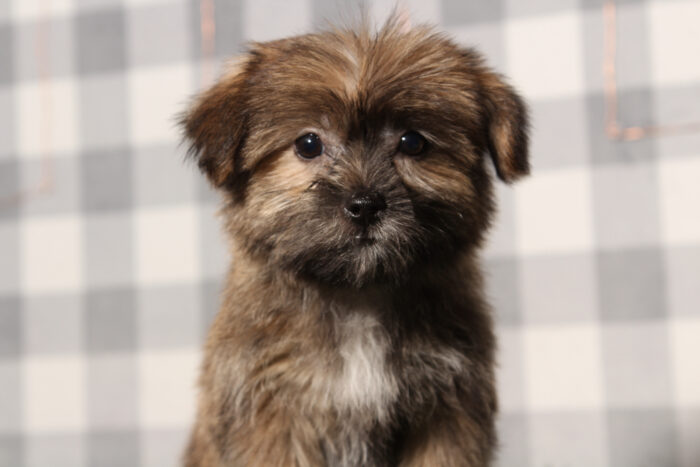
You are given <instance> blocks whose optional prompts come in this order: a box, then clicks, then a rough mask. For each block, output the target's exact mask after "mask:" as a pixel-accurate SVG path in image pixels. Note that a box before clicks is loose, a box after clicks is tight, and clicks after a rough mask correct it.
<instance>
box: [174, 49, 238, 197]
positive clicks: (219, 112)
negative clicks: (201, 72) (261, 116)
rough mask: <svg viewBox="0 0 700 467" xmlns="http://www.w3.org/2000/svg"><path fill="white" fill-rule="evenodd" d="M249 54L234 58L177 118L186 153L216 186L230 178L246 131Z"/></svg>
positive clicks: (225, 182) (221, 184) (222, 184)
mask: <svg viewBox="0 0 700 467" xmlns="http://www.w3.org/2000/svg"><path fill="white" fill-rule="evenodd" d="M251 68H252V66H251V63H250V58H249V57H245V58H242V59H240V60H238V61H237V62H235V63H234V64H233V65H232V67H231V69H230V70H229V71H228V72H227V73H226V74H225V75H224V76H223V77H222V78H221V79H220V80H219V82H217V83H216V84H215V85H214V86H212V87H211V88H210V89H209V90H207V91H205V92H203V93H202V94H201V95H200V96H198V97H197V98H196V100H195V102H194V104H193V105H192V106H191V108H190V109H189V110H188V111H187V112H185V114H184V115H183V117H182V118H181V119H180V125H181V126H182V128H183V129H184V133H185V138H186V139H187V141H188V143H189V150H188V154H189V156H191V157H192V158H194V159H195V160H196V161H197V165H199V168H200V169H201V170H202V172H204V173H205V174H206V175H207V177H208V178H209V180H210V182H211V183H212V184H213V185H214V186H215V187H222V186H224V185H226V184H227V182H229V181H230V180H231V179H232V177H233V175H234V172H235V170H234V169H235V166H236V165H237V163H236V162H235V161H236V159H237V158H238V157H240V155H239V154H238V153H239V152H240V150H241V148H242V145H243V141H244V139H245V135H246V128H247V121H246V112H245V108H246V94H247V93H246V87H247V82H248V81H249V77H250V74H251Z"/></svg>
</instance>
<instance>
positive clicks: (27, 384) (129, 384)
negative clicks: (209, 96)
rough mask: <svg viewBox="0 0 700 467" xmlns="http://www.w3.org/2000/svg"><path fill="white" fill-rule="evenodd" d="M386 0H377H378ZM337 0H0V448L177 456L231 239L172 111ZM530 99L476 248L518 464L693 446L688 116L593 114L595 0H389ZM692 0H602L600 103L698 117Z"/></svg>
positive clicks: (45, 453) (694, 300)
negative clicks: (612, 9) (613, 132)
mask: <svg viewBox="0 0 700 467" xmlns="http://www.w3.org/2000/svg"><path fill="white" fill-rule="evenodd" d="M392 4H393V1H391V2H387V1H382V2H373V3H371V5H370V9H371V12H372V13H373V14H374V15H375V16H377V17H382V16H386V13H387V11H388V10H389V9H390V8H391V6H392ZM353 5H356V2H355V1H354V0H353V1H351V2H350V1H349V2H345V3H343V4H340V3H336V2H334V1H324V0H294V1H289V0H288V1H281V0H280V1H274V0H246V1H234V0H229V1H227V0H218V1H215V2H214V8H215V19H216V30H215V35H214V58H213V59H212V60H211V61H210V60H203V55H202V52H201V50H202V39H201V37H202V35H201V34H200V4H199V2H198V1H185V0H11V1H9V2H8V0H0V466H3V467H23V466H31V467H35V466H37V467H39V466H41V467H81V466H143V467H160V466H174V465H177V463H178V458H179V456H180V454H181V452H182V449H183V443H184V442H185V439H186V436H187V431H188V427H189V425H190V422H191V421H192V418H193V412H194V396H195V391H194V387H195V378H196V374H197V367H198V362H199V359H200V356H201V353H200V345H201V343H202V340H203V336H204V334H205V332H206V329H207V326H208V324H209V322H210V321H211V318H212V316H213V314H214V313H215V311H216V308H217V290H218V288H219V286H220V284H221V279H222V276H223V273H224V270H225V268H226V264H227V261H228V259H227V257H226V254H225V249H224V246H223V240H222V238H221V235H220V231H219V227H218V224H217V220H216V218H215V211H216V209H217V196H216V195H215V194H214V193H212V191H210V190H209V189H208V187H207V186H206V183H205V182H204V179H203V177H202V176H200V175H199V174H198V173H197V172H196V170H195V169H194V167H192V166H191V165H188V164H184V163H183V148H182V147H181V146H179V145H178V142H179V141H178V139H179V138H178V131H177V130H176V129H175V125H174V115H175V114H176V113H177V112H178V111H181V110H183V107H184V104H185V103H186V102H187V100H188V96H190V95H192V94H193V93H194V92H196V91H197V90H198V89H200V88H201V87H202V86H203V84H205V83H204V81H206V80H203V76H204V75H203V73H204V71H203V70H206V69H207V66H205V65H206V63H209V64H210V67H209V68H211V70H212V72H213V73H216V70H218V66H219V65H220V64H221V61H222V60H223V59H224V58H226V57H229V56H231V55H233V54H236V53H237V52H239V51H240V50H241V47H242V44H243V43H244V42H245V41H246V40H250V39H255V40H265V39H270V38H275V37H280V36H285V35H289V34H293V33H300V32H304V31H308V30H309V29H310V28H311V27H312V26H313V25H314V24H322V23H323V18H330V19H333V18H337V17H338V16H340V15H342V12H343V11H345V12H348V11H350V12H352V11H353ZM406 5H407V6H408V8H410V9H411V10H412V11H413V19H414V21H416V22H418V21H430V22H434V23H437V24H439V25H440V26H441V27H442V28H444V29H446V30H447V31H448V32H449V33H451V34H452V35H453V36H454V37H455V38H456V39H457V40H458V41H459V42H461V43H464V44H467V45H475V46H477V47H478V48H480V49H481V50H482V51H483V52H484V53H485V54H486V55H487V56H488V59H489V62H490V63H491V64H493V65H494V66H495V67H496V68H497V69H499V70H501V71H502V72H504V73H506V74H507V75H508V76H509V77H510V78H511V81H512V82H513V84H515V86H516V87H517V88H519V89H520V90H521V91H522V93H523V94H524V95H525V96H526V98H527V99H528V100H529V102H530V105H531V108H532V114H533V119H534V125H533V138H532V140H533V142H532V155H533V166H534V170H533V176H532V177H531V178H529V179H528V180H526V181H524V182H523V183H520V184H518V185H517V186H514V187H506V186H500V188H499V198H500V206H501V209H500V216H499V220H498V223H497V225H496V227H495V228H494V230H493V232H492V235H491V241H490V243H489V246H488V248H487V249H486V251H485V252H484V264H485V267H486V269H487V271H488V273H489V293H490V296H491V298H492V301H493V303H494V305H495V309H496V315H497V322H498V332H499V335H500V344H501V348H500V358H499V360H500V369H499V390H500V397H501V403H502V404H501V406H502V412H501V417H500V422H499V423H500V433H501V439H502V448H501V450H500V456H499V461H498V464H499V465H501V466H507V467H511V466H515V467H529V466H533V467H545V466H551V467H560V466H580V467H597V466H601V467H608V466H609V467H639V466H649V467H671V466H682V467H698V466H700V207H699V206H700V133H689V134H685V135H677V136H668V137H659V138H643V139H641V140H639V141H632V142H622V141H613V140H611V139H609V138H608V137H607V136H606V134H605V132H604V106H605V101H604V95H603V77H602V76H603V75H602V61H603V36H604V34H603V33H604V31H603V14H602V0H527V1H524V0H489V1H485V0H484V1H477V0H443V1H438V0H433V1H423V0H414V1H407V2H406ZM698 24H700V1H681V0H657V1H648V2H645V1H641V0H636V1H635V0H627V1H622V0H619V1H618V4H617V25H618V31H617V40H618V54H619V55H618V60H617V66H618V76H617V81H618V87H619V88H618V98H619V103H618V114H619V115H618V118H619V120H620V122H621V123H622V124H623V125H647V124H674V123H679V122H689V121H700V60H698V57H700V32H699V31H700V29H699V28H698Z"/></svg>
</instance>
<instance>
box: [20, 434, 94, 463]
mask: <svg viewBox="0 0 700 467" xmlns="http://www.w3.org/2000/svg"><path fill="white" fill-rule="evenodd" d="M25 449H26V451H25V464H24V465H25V466H26V467H46V466H51V467H87V465H88V464H87V462H86V460H87V459H86V458H85V457H86V456H85V437H84V435H83V434H80V433H70V434H68V433H65V434H64V433H59V434H53V433H51V434H33V435H30V436H28V437H27V441H26V442H25Z"/></svg>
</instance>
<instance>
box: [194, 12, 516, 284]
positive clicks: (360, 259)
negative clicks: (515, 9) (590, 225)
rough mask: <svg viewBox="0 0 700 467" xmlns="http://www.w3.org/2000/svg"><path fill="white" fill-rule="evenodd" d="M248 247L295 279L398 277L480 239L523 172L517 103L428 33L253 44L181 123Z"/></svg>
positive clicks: (468, 54) (474, 63)
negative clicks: (495, 190)
mask: <svg viewBox="0 0 700 467" xmlns="http://www.w3.org/2000/svg"><path fill="white" fill-rule="evenodd" d="M183 124H184V127H185V131H186V136H187V137H188V138H189V140H190V142H191V153H192V154H193V155H194V156H195V157H196V158H197V160H198V163H199V165H200V167H201V168H202V170H203V171H204V172H205V173H206V174H207V176H208V177H209V179H210V180H211V182H212V183H213V184H214V185H215V186H217V187H218V188H220V189H221V190H223V191H224V192H225V193H226V194H227V197H228V201H229V202H228V204H227V207H226V208H225V209H226V212H227V214H228V227H229V229H230V230H231V232H232V234H233V236H234V237H235V239H236V240H237V241H238V242H240V243H242V245H243V247H244V248H246V249H247V250H248V251H249V252H250V253H252V254H255V255H259V256H260V257H263V258H265V259H266V260H267V261H268V262H269V263H270V264H271V265H273V266H275V267H281V268H284V269H287V270H291V271H293V272H295V273H297V274H299V275H301V276H304V277H305V278H310V279H312V280H317V281H321V282H326V283H333V284H345V285H351V286H361V285H364V284H367V283H372V282H385V281H388V282H401V281H402V280H403V279H404V278H405V277H406V276H407V275H409V274H410V273H411V271H412V268H414V267H421V266H424V265H427V264H430V263H439V262H441V261H448V260H450V258H453V257H454V256H455V255H456V254H457V253H459V252H460V251H462V250H464V249H467V248H470V247H474V246H476V245H477V244H478V243H479V242H480V240H481V237H482V235H483V232H484V230H485V228H486V227H487V225H488V223H489V219H490V214H491V212H492V209H493V208H492V200H491V178H490V176H489V174H488V171H487V170H486V167H485V164H484V160H483V159H484V155H485V154H490V155H491V158H492V159H493V161H494V163H495V167H496V172H497V174H498V176H499V177H500V178H502V179H503V180H505V181H507V182H510V181H513V180H515V179H516V178H518V177H520V176H521V175H524V174H525V173H527V171H528V162H527V134H526V126H527V124H526V114H525V108H524V105H523V103H522V101H521V100H520V99H519V98H518V96H517V95H516V94H515V93H514V92H513V90H512V89H511V88H510V87H508V86H507V85H506V84H504V83H503V82H502V81H501V79H500V78H499V77H498V76H497V75H495V74H494V73H492V72H491V71H490V70H488V69H487V68H486V67H484V66H483V64H482V62H481V59H480V58H479V57H478V55H476V53H475V52H473V51H470V50H463V49H460V48H459V47H457V46H456V45H454V44H453V43H451V42H450V41H449V40H447V39H445V38H444V37H442V36H440V35H437V34H434V33H433V32H431V31H430V30H428V29H413V30H410V31H403V30H401V28H400V27H398V26H397V25H395V24H389V25H388V26H386V27H384V28H383V29H382V30H381V31H380V32H379V33H377V34H370V33H368V32H366V31H360V32H349V31H336V32H327V33H321V34H313V35H306V36H301V37H295V38H291V39H286V40H281V41H275V42H270V43H264V44H255V45H253V46H252V50H251V51H250V52H249V53H248V54H246V55H245V56H244V57H242V58H241V59H240V60H239V62H238V63H237V64H236V65H235V67H234V69H232V70H231V71H230V72H229V73H228V74H227V75H225V76H224V77H223V78H222V79H221V80H220V81H219V82H218V83H217V84H216V85H215V86H214V87H213V88H212V89H210V90H209V91H208V92H206V93H204V94H203V95H202V96H201V97H200V98H199V100H198V102H197V103H196V104H195V105H194V106H193V108H192V110H191V111H190V112H189V113H188V114H187V115H186V116H185V118H184V119H183Z"/></svg>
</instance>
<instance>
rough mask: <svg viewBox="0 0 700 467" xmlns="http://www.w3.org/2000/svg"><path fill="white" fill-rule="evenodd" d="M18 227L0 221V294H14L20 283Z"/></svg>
mask: <svg viewBox="0 0 700 467" xmlns="http://www.w3.org/2000/svg"><path fill="white" fill-rule="evenodd" d="M19 240H20V239H19V228H18V226H17V224H15V223H9V222H0V258H2V261H0V296H3V295H10V296H12V295H15V294H17V290H19V285H20V266H19V263H20V257H19V256H20V255H19V251H20V250H19V247H20V243H19Z"/></svg>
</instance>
